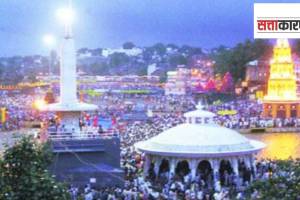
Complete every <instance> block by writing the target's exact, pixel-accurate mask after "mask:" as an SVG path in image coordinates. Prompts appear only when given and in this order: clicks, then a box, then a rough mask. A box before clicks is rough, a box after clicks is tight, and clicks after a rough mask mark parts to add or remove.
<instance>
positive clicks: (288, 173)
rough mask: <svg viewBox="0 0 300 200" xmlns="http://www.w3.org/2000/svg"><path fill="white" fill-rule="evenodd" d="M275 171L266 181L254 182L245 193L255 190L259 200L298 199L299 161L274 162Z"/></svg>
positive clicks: (299, 182) (299, 185)
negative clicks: (275, 165) (275, 173)
mask: <svg viewBox="0 0 300 200" xmlns="http://www.w3.org/2000/svg"><path fill="white" fill-rule="evenodd" d="M276 164H277V168H276V171H277V172H280V174H277V175H276V176H275V175H274V174H272V175H271V177H270V178H269V179H267V180H257V181H254V182H253V183H252V184H251V186H250V187H249V188H248V190H247V193H248V195H249V197H250V195H251V193H252V192H253V191H254V190H256V191H258V193H259V196H260V197H259V199H281V200H291V199H295V200H296V199H299V198H300V196H299V191H300V160H299V159H298V160H279V161H276Z"/></svg>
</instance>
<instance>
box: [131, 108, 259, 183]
mask: <svg viewBox="0 0 300 200" xmlns="http://www.w3.org/2000/svg"><path fill="white" fill-rule="evenodd" d="M184 116H185V118H186V122H185V123H183V124H180V125H178V126H175V127H173V128H170V129H168V130H166V131H164V132H162V133H160V134H159V135H157V136H155V137H153V138H151V139H149V140H147V141H142V142H138V143H136V144H135V147H136V148H137V150H139V151H141V152H143V153H144V154H145V162H144V175H145V176H147V175H148V173H149V171H150V170H151V168H152V170H153V171H154V173H155V175H156V176H157V175H160V174H161V173H167V174H168V176H169V178H170V177H172V176H173V175H175V174H178V173H182V171H180V169H185V170H183V175H187V174H190V175H191V178H192V180H194V179H195V178H196V177H197V176H198V174H199V173H200V174H201V173H202V174H203V173H210V176H211V178H212V179H213V180H214V181H217V180H218V177H220V175H222V173H224V171H226V170H227V172H226V173H234V174H235V175H237V176H239V169H241V165H243V166H244V167H245V168H246V169H248V170H249V171H251V172H252V174H253V173H255V171H256V168H255V159H254V155H255V154H256V153H257V152H259V151H260V150H261V149H263V148H264V147H265V144H264V143H262V142H258V141H255V140H249V139H247V138H246V137H244V136H242V135H241V134H239V133H238V132H236V131H234V130H231V129H228V128H225V127H222V126H219V125H217V124H215V123H214V117H215V114H214V113H212V112H208V111H205V110H203V107H202V106H201V105H200V104H199V105H197V110H195V111H191V112H188V113H185V114H184Z"/></svg>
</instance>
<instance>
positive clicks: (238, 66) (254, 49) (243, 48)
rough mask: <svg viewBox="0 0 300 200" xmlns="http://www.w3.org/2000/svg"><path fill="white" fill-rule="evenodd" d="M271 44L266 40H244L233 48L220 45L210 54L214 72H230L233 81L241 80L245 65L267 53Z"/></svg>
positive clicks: (243, 76)
mask: <svg viewBox="0 0 300 200" xmlns="http://www.w3.org/2000/svg"><path fill="white" fill-rule="evenodd" d="M271 50H272V47H271V45H270V44H269V43H268V41H266V40H254V41H250V40H246V41H245V42H244V43H239V44H237V45H236V46H235V47H233V48H226V47H224V46H220V47H219V48H217V49H215V50H214V51H213V53H212V54H211V58H212V59H213V60H214V61H215V73H220V74H222V75H223V74H225V73H226V72H230V73H231V75H232V77H233V78H234V80H235V81H237V80H243V79H244V78H245V74H246V65H247V63H248V62H250V61H252V60H256V59H259V58H260V57H261V56H263V55H269V54H270V51H271Z"/></svg>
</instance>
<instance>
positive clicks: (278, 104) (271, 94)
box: [263, 39, 300, 118]
mask: <svg viewBox="0 0 300 200" xmlns="http://www.w3.org/2000/svg"><path fill="white" fill-rule="evenodd" d="M263 116H264V117H272V118H290V117H299V116H300V106H299V100H298V98H297V85H296V75H295V71H294V63H293V60H292V56H291V48H290V46H289V43H288V40H287V39H278V40H277V44H276V46H275V47H274V49H273V59H272V60H271V62H270V76H269V80H268V91H267V95H266V96H265V97H264V99H263Z"/></svg>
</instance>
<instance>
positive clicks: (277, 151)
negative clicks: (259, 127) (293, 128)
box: [244, 133, 300, 159]
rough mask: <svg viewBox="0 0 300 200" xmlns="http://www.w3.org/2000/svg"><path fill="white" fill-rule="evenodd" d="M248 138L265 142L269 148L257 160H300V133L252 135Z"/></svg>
mask: <svg viewBox="0 0 300 200" xmlns="http://www.w3.org/2000/svg"><path fill="white" fill-rule="evenodd" d="M244 135H245V136H246V137H248V138H251V139H255V140H259V141H262V142H264V143H265V144H266V145H267V147H266V148H265V149H264V150H262V151H261V152H260V153H259V154H258V155H257V158H258V159H260V158H271V159H288V158H289V157H292V158H300V133H256V134H254V133H252V134H244Z"/></svg>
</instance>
